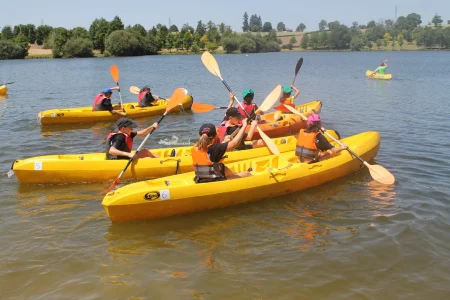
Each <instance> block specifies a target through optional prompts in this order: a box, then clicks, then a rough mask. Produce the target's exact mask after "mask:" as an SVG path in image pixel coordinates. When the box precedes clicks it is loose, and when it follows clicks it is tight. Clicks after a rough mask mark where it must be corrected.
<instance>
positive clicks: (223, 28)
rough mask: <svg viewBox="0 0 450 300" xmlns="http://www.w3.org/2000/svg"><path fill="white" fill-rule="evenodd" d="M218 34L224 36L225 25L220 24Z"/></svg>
mask: <svg viewBox="0 0 450 300" xmlns="http://www.w3.org/2000/svg"><path fill="white" fill-rule="evenodd" d="M219 32H220V34H224V33H225V23H223V22H222V23H220V25H219Z"/></svg>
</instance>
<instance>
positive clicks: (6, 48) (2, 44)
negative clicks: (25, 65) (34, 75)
mask: <svg viewBox="0 0 450 300" xmlns="http://www.w3.org/2000/svg"><path fill="white" fill-rule="evenodd" d="M27 55H28V48H27V47H24V46H23V45H22V44H18V43H14V42H13V41H10V40H0V59H18V58H25V56H27Z"/></svg>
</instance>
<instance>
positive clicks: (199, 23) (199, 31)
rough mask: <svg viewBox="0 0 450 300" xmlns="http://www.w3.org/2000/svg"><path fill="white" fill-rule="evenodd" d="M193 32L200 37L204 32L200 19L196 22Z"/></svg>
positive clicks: (204, 27) (204, 28)
mask: <svg viewBox="0 0 450 300" xmlns="http://www.w3.org/2000/svg"><path fill="white" fill-rule="evenodd" d="M195 33H197V34H198V36H199V37H202V36H203V35H204V34H205V33H206V26H205V25H204V24H203V23H202V21H198V22H197V29H196V30H195Z"/></svg>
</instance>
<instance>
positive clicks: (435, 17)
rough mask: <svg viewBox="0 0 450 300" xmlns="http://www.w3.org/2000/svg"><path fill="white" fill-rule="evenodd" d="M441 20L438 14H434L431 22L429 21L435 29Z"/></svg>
mask: <svg viewBox="0 0 450 300" xmlns="http://www.w3.org/2000/svg"><path fill="white" fill-rule="evenodd" d="M442 22H444V21H442V18H441V16H439V15H438V14H435V15H434V17H433V20H431V23H433V24H434V27H437V26H438V25H440V24H442Z"/></svg>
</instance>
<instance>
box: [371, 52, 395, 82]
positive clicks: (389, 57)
mask: <svg viewBox="0 0 450 300" xmlns="http://www.w3.org/2000/svg"><path fill="white" fill-rule="evenodd" d="M391 57H392V56H388V57H387V58H386V60H385V61H384V62H383V63H386V62H387V61H388V60H389V59H391ZM376 72H377V71H374V72H373V73H372V74H371V75H370V77H372V76H373V75H374V74H375V73H376Z"/></svg>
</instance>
